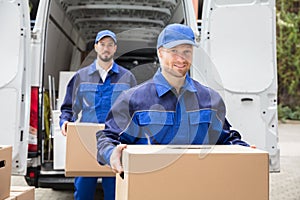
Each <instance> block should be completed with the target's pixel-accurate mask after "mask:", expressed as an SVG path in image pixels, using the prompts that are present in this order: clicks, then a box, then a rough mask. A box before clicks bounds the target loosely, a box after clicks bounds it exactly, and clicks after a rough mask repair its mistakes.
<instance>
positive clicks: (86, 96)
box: [78, 84, 101, 108]
mask: <svg viewBox="0 0 300 200" xmlns="http://www.w3.org/2000/svg"><path fill="white" fill-rule="evenodd" d="M78 93H79V94H78V96H79V97H80V98H81V101H82V104H83V107H90V108H94V107H95V104H96V102H98V101H99V97H100V96H101V94H100V92H99V89H98V85H97V84H81V85H80V86H79V92H78Z"/></svg>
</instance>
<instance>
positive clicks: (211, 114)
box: [97, 69, 249, 164]
mask: <svg viewBox="0 0 300 200" xmlns="http://www.w3.org/2000/svg"><path fill="white" fill-rule="evenodd" d="M225 113H226V109H225V104H224V102H223V100H222V98H221V96H220V95H219V94H218V93H217V92H215V91H214V90H212V89H210V88H208V87H206V86H203V85H201V84H200V83H199V82H197V81H195V80H193V79H191V78H190V77H189V76H188V75H187V76H186V79H185V83H184V85H183V87H182V88H181V90H180V92H179V94H177V92H176V91H175V89H174V88H173V87H172V86H171V85H170V84H169V83H168V82H167V81H166V79H165V78H164V76H163V75H162V73H161V72H160V69H159V70H158V71H157V72H156V74H155V75H154V77H153V79H150V80H149V81H147V82H145V83H144V84H140V85H138V86H136V87H134V88H131V89H129V90H127V91H125V92H124V93H122V94H121V95H120V96H119V98H118V99H117V101H116V102H115V104H114V105H113V106H112V108H111V110H110V112H109V113H108V116H107V118H106V122H105V127H106V128H105V129H104V130H103V131H99V132H97V149H98V153H97V159H98V162H99V163H100V164H110V156H111V153H112V150H113V149H114V148H115V146H116V145H117V144H120V143H125V144H195V145H196V144H239V145H244V146H249V145H248V144H247V143H246V142H244V141H242V140H241V136H240V134H239V133H238V132H237V131H234V130H230V124H229V123H228V121H227V120H226V118H225Z"/></svg>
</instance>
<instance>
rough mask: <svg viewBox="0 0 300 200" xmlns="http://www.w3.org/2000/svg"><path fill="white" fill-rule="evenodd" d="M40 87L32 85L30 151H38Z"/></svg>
mask: <svg viewBox="0 0 300 200" xmlns="http://www.w3.org/2000/svg"><path fill="white" fill-rule="evenodd" d="M38 102H39V88H38V87H31V103H30V123H29V138H28V151H29V152H37V151H38V148H37V132H38V121H39V120H38V119H39V117H38V106H39V105H38V104H39V103H38Z"/></svg>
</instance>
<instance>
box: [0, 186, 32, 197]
mask: <svg viewBox="0 0 300 200" xmlns="http://www.w3.org/2000/svg"><path fill="white" fill-rule="evenodd" d="M34 198H35V197H34V187H28V186H11V189H10V196H9V197H8V198H6V199H5V200H34Z"/></svg>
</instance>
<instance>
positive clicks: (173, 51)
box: [158, 44, 193, 78]
mask: <svg viewBox="0 0 300 200" xmlns="http://www.w3.org/2000/svg"><path fill="white" fill-rule="evenodd" d="M158 56H159V58H160V64H161V69H162V73H163V75H164V76H166V77H170V78H183V77H185V75H186V73H187V72H188V71H189V69H190V67H191V63H192V60H193V46H192V45H190V44H181V45H178V46H175V47H173V48H170V49H167V48H164V47H161V48H159V49H158Z"/></svg>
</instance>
